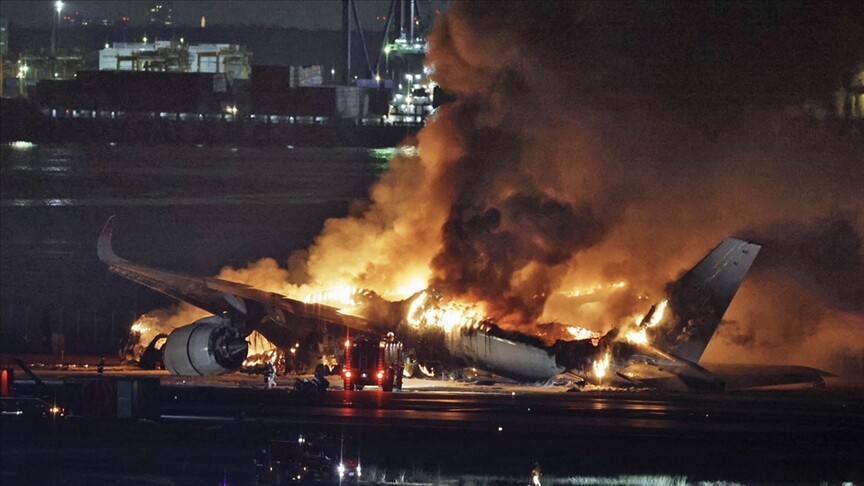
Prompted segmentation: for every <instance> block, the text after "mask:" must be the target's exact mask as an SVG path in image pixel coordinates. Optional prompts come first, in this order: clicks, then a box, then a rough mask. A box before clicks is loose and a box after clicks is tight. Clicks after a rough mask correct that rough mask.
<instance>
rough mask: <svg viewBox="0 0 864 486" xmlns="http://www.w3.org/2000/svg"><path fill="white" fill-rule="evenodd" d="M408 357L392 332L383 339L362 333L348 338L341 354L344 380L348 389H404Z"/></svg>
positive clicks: (386, 390)
mask: <svg viewBox="0 0 864 486" xmlns="http://www.w3.org/2000/svg"><path fill="white" fill-rule="evenodd" d="M404 363H405V359H404V355H403V351H402V343H401V342H399V341H396V337H395V336H394V335H393V333H392V332H391V333H388V334H387V336H385V337H384V338H382V339H375V338H372V337H369V336H365V335H360V336H356V337H353V338H352V337H349V338H347V339H345V353H344V354H343V355H342V362H341V365H342V380H343V382H344V383H345V389H346V390H362V389H363V387H365V386H366V385H371V386H378V387H380V388H381V390H383V391H385V392H389V391H393V389H396V390H401V389H402V368H403V367H404Z"/></svg>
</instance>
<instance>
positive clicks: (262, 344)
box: [243, 331, 293, 366]
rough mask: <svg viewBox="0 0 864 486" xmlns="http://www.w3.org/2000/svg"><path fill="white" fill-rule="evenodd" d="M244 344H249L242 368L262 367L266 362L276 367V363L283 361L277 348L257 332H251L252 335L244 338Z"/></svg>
mask: <svg viewBox="0 0 864 486" xmlns="http://www.w3.org/2000/svg"><path fill="white" fill-rule="evenodd" d="M246 342H247V343H249V351H248V352H247V353H246V359H245V360H244V361H243V366H255V365H263V364H264V363H268V362H269V363H273V364H274V365H276V364H277V361H279V360H280V359H284V356H282V353H281V351H279V348H277V347H276V345H275V344H273V343H271V342H270V341H269V340H268V339H267V338H265V337H264V336H263V335H261V334H260V333H259V332H258V331H252V334H250V335H249V337H247V338H246ZM292 349H293V348H292Z"/></svg>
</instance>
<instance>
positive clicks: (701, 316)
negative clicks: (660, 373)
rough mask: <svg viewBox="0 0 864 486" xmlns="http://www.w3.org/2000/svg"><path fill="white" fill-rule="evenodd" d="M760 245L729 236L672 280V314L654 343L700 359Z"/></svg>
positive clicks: (692, 359) (656, 333)
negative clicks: (688, 269)
mask: <svg viewBox="0 0 864 486" xmlns="http://www.w3.org/2000/svg"><path fill="white" fill-rule="evenodd" d="M760 248H761V247H760V246H759V245H754V244H752V243H748V242H746V241H742V240H738V239H735V238H727V239H725V240H723V241H722V242H721V243H720V244H719V245H717V247H716V248H714V250H712V251H711V253H709V254H708V255H707V256H706V257H705V258H703V259H702V261H700V262H699V263H698V264H697V265H696V266H695V267H693V268H692V269H690V271H688V272H687V273H686V274H684V276H683V277H681V278H680V279H679V280H678V281H676V282H674V283H672V284H670V285H669V287H668V288H667V294H668V297H669V309H670V310H671V313H670V318H669V319H668V320H666V321H665V322H664V323H663V324H662V325H660V326H658V328H657V329H656V330H655V331H654V332H653V333H652V334H653V343H654V345H655V346H656V347H657V348H659V349H661V350H663V351H665V352H667V353H670V354H673V355H675V356H678V357H679V358H684V359H686V360H688V361H692V362H694V363H696V362H698V361H699V358H701V357H702V353H703V352H704V351H705V347H706V346H708V341H710V340H711V337H712V336H713V335H714V331H715V330H716V329H717V325H718V324H720V321H721V320H722V319H723V314H725V313H726V309H727V308H728V307H729V303H730V302H732V298H733V297H735V292H737V291H738V287H739V286H740V285H741V281H742V280H744V275H746V274H747V271H748V270H750V265H752V264H753V260H755V259H756V255H757V254H758V253H759V249H760Z"/></svg>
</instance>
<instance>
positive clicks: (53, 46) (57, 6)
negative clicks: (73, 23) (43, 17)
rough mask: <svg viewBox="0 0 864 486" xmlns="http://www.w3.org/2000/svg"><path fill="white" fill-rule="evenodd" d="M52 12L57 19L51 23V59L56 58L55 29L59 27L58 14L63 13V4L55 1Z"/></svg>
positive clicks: (58, 0)
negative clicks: (55, 13)
mask: <svg viewBox="0 0 864 486" xmlns="http://www.w3.org/2000/svg"><path fill="white" fill-rule="evenodd" d="M54 10H56V11H57V18H56V19H52V22H51V57H56V56H57V27H58V26H59V25H60V14H61V12H63V2H62V1H60V0H57V1H56V2H54Z"/></svg>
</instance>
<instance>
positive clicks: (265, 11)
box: [0, 0, 446, 29]
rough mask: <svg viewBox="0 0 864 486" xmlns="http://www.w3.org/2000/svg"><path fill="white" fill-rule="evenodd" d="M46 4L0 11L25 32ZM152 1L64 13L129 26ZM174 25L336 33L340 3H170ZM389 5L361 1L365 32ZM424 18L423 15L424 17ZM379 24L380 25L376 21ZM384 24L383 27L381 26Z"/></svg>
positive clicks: (37, 22) (39, 21) (45, 20)
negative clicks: (201, 21) (202, 23)
mask: <svg viewBox="0 0 864 486" xmlns="http://www.w3.org/2000/svg"><path fill="white" fill-rule="evenodd" d="M53 3H54V2H51V1H28V0H4V1H3V2H0V12H2V15H3V16H5V17H9V19H10V22H13V23H18V24H20V25H22V26H26V27H44V26H48V25H50V24H49V22H50V21H51V11H52V9H53ZM154 3H157V2H149V1H128V0H127V1H86V0H83V1H82V0H79V1H67V2H65V7H64V9H63V11H64V12H75V11H76V10H77V11H79V12H81V16H82V17H84V18H92V19H101V18H106V19H109V20H114V19H117V18H119V17H121V16H129V17H131V22H132V24H133V25H144V24H145V23H146V22H147V11H148V9H149V8H150V6H151V5H152V4H154ZM172 3H173V6H174V14H173V17H174V21H175V23H176V24H179V25H184V24H186V25H197V24H198V22H199V19H200V18H201V16H205V17H206V18H207V23H208V24H209V25H220V24H244V23H245V24H262V25H277V26H282V27H296V28H302V29H339V28H341V25H342V24H341V22H342V4H341V2H340V1H339V0H284V1H195V0H189V1H174V2H172ZM389 6H390V0H361V1H360V2H359V3H358V9H357V10H358V13H359V14H360V17H361V23H363V25H364V27H366V28H371V27H372V26H374V25H375V23H376V17H378V16H385V15H387V12H388V9H389ZM445 7H446V3H445V2H444V1H440V0H436V1H428V0H421V2H420V8H421V10H424V11H425V10H429V11H433V10H434V9H444V8H445ZM424 13H425V12H424ZM378 22H381V21H378ZM382 25H383V23H382Z"/></svg>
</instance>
